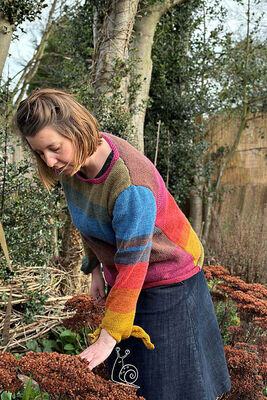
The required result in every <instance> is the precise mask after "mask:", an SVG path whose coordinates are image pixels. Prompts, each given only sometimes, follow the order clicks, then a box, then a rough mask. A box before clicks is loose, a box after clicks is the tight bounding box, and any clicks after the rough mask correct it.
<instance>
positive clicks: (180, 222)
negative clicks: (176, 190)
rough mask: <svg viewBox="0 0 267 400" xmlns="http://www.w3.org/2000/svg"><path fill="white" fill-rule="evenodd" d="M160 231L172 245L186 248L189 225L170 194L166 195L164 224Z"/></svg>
mask: <svg viewBox="0 0 267 400" xmlns="http://www.w3.org/2000/svg"><path fill="white" fill-rule="evenodd" d="M162 230H163V232H164V233H165V235H166V236H167V237H168V238H169V239H170V240H172V241H173V242H174V243H176V244H178V245H179V246H181V247H182V248H185V247H186V245H187V242H188V238H189V235H190V224H189V223H188V222H187V220H186V218H185V216H184V214H183V213H182V211H181V210H180V209H179V208H178V207H177V204H176V203H175V201H174V198H173V197H172V195H171V194H170V193H168V197H167V207H166V214H165V223H164V225H163V227H162Z"/></svg>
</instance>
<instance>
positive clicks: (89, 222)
mask: <svg viewBox="0 0 267 400" xmlns="http://www.w3.org/2000/svg"><path fill="white" fill-rule="evenodd" d="M67 203H68V207H69V211H70V215H71V218H72V221H73V224H74V225H75V226H76V228H77V229H78V230H79V231H80V232H81V234H82V235H83V236H85V237H88V238H89V237H95V238H98V239H101V240H103V241H105V242H107V243H110V244H113V245H115V243H116V240H115V235H114V231H113V229H112V226H111V224H108V223H103V222H101V221H99V220H97V219H96V218H93V217H88V215H86V213H85V212H84V211H83V210H81V209H80V208H79V207H76V206H75V205H74V204H73V203H72V202H71V201H70V200H67ZM96 217H97V215H96Z"/></svg>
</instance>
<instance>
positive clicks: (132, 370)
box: [111, 347, 139, 388]
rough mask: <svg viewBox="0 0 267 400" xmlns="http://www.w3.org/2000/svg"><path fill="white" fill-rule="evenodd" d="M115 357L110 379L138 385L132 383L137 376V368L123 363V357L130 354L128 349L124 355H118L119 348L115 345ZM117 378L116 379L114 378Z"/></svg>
mask: <svg viewBox="0 0 267 400" xmlns="http://www.w3.org/2000/svg"><path fill="white" fill-rule="evenodd" d="M115 350H116V353H117V358H116V360H115V362H114V364H113V367H112V371H111V380H112V381H113V382H116V383H125V384H127V385H132V386H134V387H136V388H139V386H137V385H134V382H135V381H136V380H137V378H138V370H137V368H136V367H135V366H134V365H132V364H125V363H124V359H125V358H126V357H127V356H128V355H129V354H130V350H128V349H127V350H125V354H124V356H121V355H120V348H119V347H116V349H115ZM115 378H117V379H118V380H116V379H115Z"/></svg>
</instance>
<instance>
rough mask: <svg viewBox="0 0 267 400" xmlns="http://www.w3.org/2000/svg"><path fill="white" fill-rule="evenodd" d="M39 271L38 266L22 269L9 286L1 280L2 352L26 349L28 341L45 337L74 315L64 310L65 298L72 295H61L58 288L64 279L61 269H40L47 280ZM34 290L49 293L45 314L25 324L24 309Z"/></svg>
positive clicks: (0, 329)
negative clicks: (22, 309)
mask: <svg viewBox="0 0 267 400" xmlns="http://www.w3.org/2000/svg"><path fill="white" fill-rule="evenodd" d="M39 271H40V268H38V267H28V268H20V269H19V270H18V271H17V273H16V275H15V277H14V278H13V279H12V280H11V281H9V283H8V285H7V284H4V283H3V282H2V283H1V282H0V336H1V337H2V338H3V339H4V340H3V342H4V343H3V342H2V344H1V345H0V350H2V351H6V350H9V351H10V350H12V351H17V352H23V351H25V350H27V347H26V342H27V341H28V340H31V339H38V338H40V337H43V336H45V335H46V334H47V333H48V332H49V331H50V330H51V329H53V328H55V327H56V326H58V325H60V324H61V323H62V320H63V319H65V318H68V317H69V316H70V315H71V314H70V312H69V311H63V310H64V306H65V302H66V300H68V299H70V298H71V296H62V294H61V293H60V290H59V287H60V284H61V281H62V279H64V275H63V273H62V271H60V270H58V269H55V268H52V267H47V268H46V269H45V270H42V271H41V272H43V273H45V274H46V279H42V278H43V276H42V275H40V272H39ZM25 284H26V286H25ZM25 288H26V289H27V290H26V289H25ZM34 292H38V293H40V292H42V294H45V295H47V299H46V301H45V304H44V306H43V308H44V311H43V313H42V315H35V318H34V319H35V321H34V322H32V323H25V321H24V317H25V315H24V314H23V312H21V308H22V306H23V305H25V304H27V302H28V301H29V299H30V293H34Z"/></svg>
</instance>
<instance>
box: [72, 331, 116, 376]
mask: <svg viewBox="0 0 267 400" xmlns="http://www.w3.org/2000/svg"><path fill="white" fill-rule="evenodd" d="M115 345H116V340H115V339H114V338H113V337H112V336H111V335H110V334H109V333H108V332H107V331H106V330H105V329H102V330H101V333H100V335H99V338H98V339H97V341H96V342H95V343H93V344H91V346H89V347H87V349H85V350H84V351H83V352H82V353H81V354H80V357H81V358H84V359H86V360H87V361H88V362H89V368H90V370H92V369H93V368H95V367H96V366H97V365H99V364H101V363H102V362H103V361H105V360H106V359H107V358H108V356H109V355H110V353H111V352H112V350H113V348H114V347H115Z"/></svg>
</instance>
